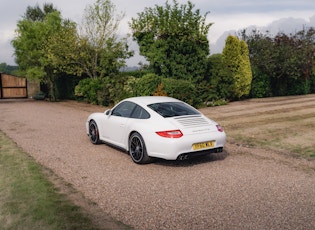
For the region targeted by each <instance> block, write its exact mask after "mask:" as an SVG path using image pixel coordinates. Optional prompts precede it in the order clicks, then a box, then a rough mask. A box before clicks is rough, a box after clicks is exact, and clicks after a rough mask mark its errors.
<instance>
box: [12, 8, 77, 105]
mask: <svg viewBox="0 0 315 230" xmlns="http://www.w3.org/2000/svg"><path fill="white" fill-rule="evenodd" d="M31 9H32V8H28V11H31ZM49 9H51V8H49ZM38 10H39V8H38V7H36V8H35V9H34V11H36V12H37V11H38ZM45 13H46V12H45ZM26 15H29V14H28V13H26ZM35 20H40V21H34V19H33V18H27V16H25V17H24V19H23V20H20V21H19V22H18V24H17V30H16V33H17V36H16V38H15V39H14V40H13V41H12V44H13V46H14V48H15V56H16V62H17V63H18V65H19V70H20V73H21V75H24V76H27V77H29V78H31V79H36V80H38V81H41V82H45V83H48V85H49V86H50V97H51V99H52V100H55V99H56V97H55V87H54V86H55V81H56V79H58V77H59V73H60V72H66V73H77V69H76V68H75V65H73V63H74V61H73V60H74V59H75V52H74V50H75V44H76V40H75V39H76V27H75V26H76V25H75V24H74V23H73V22H71V21H69V20H63V19H62V18H61V15H60V12H59V11H56V10H52V12H49V13H47V14H45V17H42V16H40V17H35Z"/></svg>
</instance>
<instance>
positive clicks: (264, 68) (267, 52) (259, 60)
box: [244, 28, 315, 96]
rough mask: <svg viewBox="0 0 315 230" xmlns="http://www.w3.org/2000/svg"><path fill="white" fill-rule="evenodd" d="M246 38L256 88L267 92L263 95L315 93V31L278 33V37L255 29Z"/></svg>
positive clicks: (311, 29)
mask: <svg viewBox="0 0 315 230" xmlns="http://www.w3.org/2000/svg"><path fill="white" fill-rule="evenodd" d="M244 33H245V32H244ZM244 37H245V39H246V41H247V44H248V47H249V54H250V60H251V64H252V69H253V73H254V79H253V84H254V85H253V86H254V89H255V91H257V90H258V91H259V92H261V93H263V94H261V93H259V95H266V96H269V95H274V96H277V95H294V94H306V93H310V92H313V91H312V87H313V86H312V82H314V80H313V78H314V73H313V70H312V69H313V68H314V56H315V55H314V53H315V51H314V43H315V42H314V41H315V30H314V28H309V29H308V30H306V29H303V30H302V31H299V32H297V33H296V34H290V35H286V34H283V33H278V34H277V35H276V36H271V35H269V34H262V33H260V32H258V31H255V30H254V31H252V32H251V34H249V35H246V36H244ZM253 95H254V96H255V94H253Z"/></svg>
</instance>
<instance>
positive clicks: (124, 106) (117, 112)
mask: <svg viewBox="0 0 315 230" xmlns="http://www.w3.org/2000/svg"><path fill="white" fill-rule="evenodd" d="M135 107H136V104H135V103H132V102H130V101H124V102H122V103H120V104H119V105H117V106H116V107H115V108H114V110H113V112H112V115H113V116H119V117H130V115H131V113H132V111H133V110H134V108H135Z"/></svg>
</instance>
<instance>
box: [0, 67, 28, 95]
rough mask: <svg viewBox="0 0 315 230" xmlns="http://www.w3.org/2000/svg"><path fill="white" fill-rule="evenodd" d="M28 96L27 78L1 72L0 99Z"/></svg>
mask: <svg viewBox="0 0 315 230" xmlns="http://www.w3.org/2000/svg"><path fill="white" fill-rule="evenodd" d="M26 97H27V80H26V78H20V77H16V76H13V75H10V74H4V73H0V99H4V98H26Z"/></svg>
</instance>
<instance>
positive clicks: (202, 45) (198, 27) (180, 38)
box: [129, 0, 212, 80]
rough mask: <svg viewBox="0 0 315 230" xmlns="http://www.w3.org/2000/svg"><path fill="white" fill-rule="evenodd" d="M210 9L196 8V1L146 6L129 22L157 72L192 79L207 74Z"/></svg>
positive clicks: (143, 53) (141, 47)
mask: <svg viewBox="0 0 315 230" xmlns="http://www.w3.org/2000/svg"><path fill="white" fill-rule="evenodd" d="M207 14H208V13H206V14H205V15H204V16H202V15H201V14H200V10H194V5H193V4H192V3H191V2H190V1H188V3H187V5H179V4H178V3H177V1H176V0H174V1H173V6H172V5H170V4H168V2H166V4H165V6H164V7H163V6H158V5H156V6H155V8H146V9H145V11H144V12H142V13H138V17H137V18H132V21H131V23H129V26H130V28H131V29H132V33H133V38H134V40H135V41H137V43H138V44H139V47H140V54H141V55H143V56H145V57H146V59H147V60H148V61H149V63H150V68H152V69H153V72H154V73H155V74H157V75H160V76H164V77H171V78H175V79H185V80H192V79H194V78H195V77H199V76H203V75H204V73H205V69H206V62H207V56H208V54H209V42H208V39H207V34H208V31H209V28H210V26H211V25H212V24H211V23H209V24H207V23H206V17H207Z"/></svg>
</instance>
